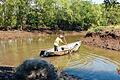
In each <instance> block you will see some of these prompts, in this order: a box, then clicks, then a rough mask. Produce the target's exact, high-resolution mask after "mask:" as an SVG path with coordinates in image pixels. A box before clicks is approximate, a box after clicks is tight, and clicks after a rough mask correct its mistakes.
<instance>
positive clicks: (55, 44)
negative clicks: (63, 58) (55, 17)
mask: <svg viewBox="0 0 120 80" xmlns="http://www.w3.org/2000/svg"><path fill="white" fill-rule="evenodd" d="M63 39H64V36H63V35H59V37H57V38H56V39H55V41H54V51H58V47H59V45H60V43H62V44H65V42H64V41H63Z"/></svg>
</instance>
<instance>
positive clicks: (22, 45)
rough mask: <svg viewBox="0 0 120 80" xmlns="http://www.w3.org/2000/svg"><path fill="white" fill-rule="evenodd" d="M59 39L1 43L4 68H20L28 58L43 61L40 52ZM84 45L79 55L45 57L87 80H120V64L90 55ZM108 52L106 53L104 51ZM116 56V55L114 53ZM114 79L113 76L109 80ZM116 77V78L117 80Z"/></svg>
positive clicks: (19, 40) (68, 39)
mask: <svg viewBox="0 0 120 80" xmlns="http://www.w3.org/2000/svg"><path fill="white" fill-rule="evenodd" d="M55 38H56V36H53V35H52V36H42V37H33V38H32V37H30V38H23V39H14V40H1V41H0V65H10V66H18V65H19V64H21V63H22V62H23V61H24V60H25V59H28V58H33V57H34V58H40V57H39V52H40V50H44V49H48V48H51V47H53V42H54V40H55ZM66 39H67V42H68V43H69V42H74V41H76V40H79V39H80V36H66ZM89 52H91V51H90V50H89V49H87V48H86V47H85V46H84V45H82V46H81V48H80V50H79V51H78V52H77V53H74V54H72V56H71V55H65V56H59V57H49V58H43V59H45V60H47V61H48V62H50V63H52V64H54V65H55V67H56V68H57V69H59V70H63V69H64V71H67V72H68V73H69V74H71V75H74V76H78V77H81V78H83V79H85V80H119V79H118V78H120V77H119V75H118V74H117V72H116V68H117V65H115V64H113V63H112V62H110V61H107V60H105V59H102V58H99V57H96V56H93V55H91V54H88V53H89ZM103 52H104V51H103ZM113 53H114V52H113ZM109 76H110V77H109ZM113 78H114V79H113Z"/></svg>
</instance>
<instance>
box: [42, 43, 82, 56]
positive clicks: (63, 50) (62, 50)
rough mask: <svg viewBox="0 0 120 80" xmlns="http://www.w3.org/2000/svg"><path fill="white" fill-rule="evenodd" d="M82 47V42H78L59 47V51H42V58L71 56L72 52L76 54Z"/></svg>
mask: <svg viewBox="0 0 120 80" xmlns="http://www.w3.org/2000/svg"><path fill="white" fill-rule="evenodd" d="M80 45H81V41H76V42H73V43H69V44H67V45H63V46H60V47H58V51H54V48H52V49H48V50H42V51H41V52H40V56H41V57H49V56H61V55H65V54H70V53H72V52H76V51H77V50H78V49H79V48H80Z"/></svg>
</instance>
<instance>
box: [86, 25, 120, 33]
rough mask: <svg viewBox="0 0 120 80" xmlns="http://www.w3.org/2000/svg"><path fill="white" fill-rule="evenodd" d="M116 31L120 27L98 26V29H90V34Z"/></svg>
mask: <svg viewBox="0 0 120 80" xmlns="http://www.w3.org/2000/svg"><path fill="white" fill-rule="evenodd" d="M114 29H120V25H116V26H114V25H110V26H97V27H92V28H90V29H88V32H98V31H101V30H108V31H111V30H114Z"/></svg>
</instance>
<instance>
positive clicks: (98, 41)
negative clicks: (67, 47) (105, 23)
mask: <svg viewBox="0 0 120 80" xmlns="http://www.w3.org/2000/svg"><path fill="white" fill-rule="evenodd" d="M83 43H84V44H87V45H90V46H96V47H100V48H105V49H110V50H117V51H120V29H116V30H111V31H107V30H102V31H99V32H88V33H87V34H86V36H85V38H84V40H83Z"/></svg>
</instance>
